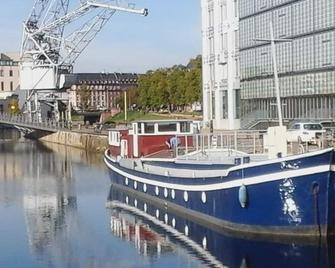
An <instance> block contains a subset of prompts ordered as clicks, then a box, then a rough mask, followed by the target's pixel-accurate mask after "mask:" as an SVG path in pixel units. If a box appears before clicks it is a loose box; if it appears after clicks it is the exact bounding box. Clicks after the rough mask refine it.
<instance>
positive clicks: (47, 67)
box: [20, 0, 148, 111]
mask: <svg viewBox="0 0 335 268" xmlns="http://www.w3.org/2000/svg"><path fill="white" fill-rule="evenodd" d="M73 1H74V0H73ZM77 1H78V0H77ZM101 1H102V0H101ZM69 2H70V0H35V4H34V6H33V10H32V12H31V14H30V15H29V17H28V19H27V21H26V22H25V23H24V25H23V38H22V44H21V65H20V68H21V77H20V79H21V81H20V85H21V89H24V90H28V91H29V93H28V94H27V96H28V98H27V102H30V100H31V99H33V98H34V96H35V99H36V101H35V103H36V105H35V106H37V103H38V98H39V97H38V92H39V91H45V90H49V91H50V90H51V91H57V90H58V89H59V87H60V85H59V81H60V75H61V74H63V73H71V72H72V70H73V65H74V64H75V61H76V59H77V58H78V57H79V56H80V55H81V53H82V52H83V51H84V50H85V48H86V47H87V46H88V45H89V44H90V43H91V42H92V41H93V39H94V38H95V37H96V35H97V34H98V33H99V32H100V31H101V29H102V28H103V27H104V26H105V25H106V23H107V22H108V21H109V20H110V19H111V17H112V16H113V15H114V14H115V13H116V12H127V13H131V14H137V15H142V16H147V15H148V10H147V9H136V8H135V7H134V6H131V5H128V6H124V5H120V4H119V0H104V2H100V1H99V0H79V5H78V6H77V7H76V8H74V9H72V10H69ZM71 7H72V6H71ZM86 17H88V18H87V19H86V21H85V18H86ZM73 23H76V25H75V26H73V25H72V24H73ZM68 26H73V27H68ZM28 106H29V105H28ZM35 110H36V111H37V110H38V107H35Z"/></svg>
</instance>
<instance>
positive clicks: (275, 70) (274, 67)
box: [270, 20, 283, 127]
mask: <svg viewBox="0 0 335 268" xmlns="http://www.w3.org/2000/svg"><path fill="white" fill-rule="evenodd" d="M270 41H271V54H272V61H273V73H274V83H275V89H276V99H277V109H278V120H279V126H281V127H282V126H283V116H282V110H281V101H280V90H279V78H278V70H277V59H276V45H275V37H274V33H273V24H272V20H271V21H270Z"/></svg>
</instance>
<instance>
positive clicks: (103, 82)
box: [64, 73, 138, 111]
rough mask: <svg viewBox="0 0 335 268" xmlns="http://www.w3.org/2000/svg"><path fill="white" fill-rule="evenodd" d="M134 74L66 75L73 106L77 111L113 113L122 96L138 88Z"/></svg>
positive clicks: (136, 76) (66, 83) (136, 77)
mask: <svg viewBox="0 0 335 268" xmlns="http://www.w3.org/2000/svg"><path fill="white" fill-rule="evenodd" d="M137 80H138V75H137V74H133V73H108V74H107V73H78V74H71V75H66V77H65V84H64V88H68V93H69V98H70V102H71V106H72V108H73V109H74V110H77V111H111V110H112V109H113V108H116V106H117V100H118V98H119V97H120V94H121V93H122V92H123V91H125V90H128V89H131V88H134V87H137Z"/></svg>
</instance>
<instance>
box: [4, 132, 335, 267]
mask: <svg viewBox="0 0 335 268" xmlns="http://www.w3.org/2000/svg"><path fill="white" fill-rule="evenodd" d="M0 219H1V220H0V238H1V239H0V267H13V268H16V267H34V268H35V267H89V268H91V267H239V268H240V267H243V268H248V267H255V268H256V267H257V268H258V267H285V268H289V267H334V265H335V262H334V259H335V254H334V253H333V252H335V251H334V249H335V247H334V243H333V242H332V241H329V243H325V242H323V243H317V242H310V241H291V240H287V241H257V240H255V239H250V238H249V239H242V238H241V237H232V236H229V235H227V234H224V233H222V231H219V230H215V229H211V228H208V227H206V226H203V225H202V224H201V223H200V222H191V221H190V220H188V219H185V218H183V217H182V215H176V214H172V213H169V212H168V211H166V210H164V208H160V207H156V206H155V204H154V203H151V202H148V201H147V200H141V198H139V197H137V196H132V195H131V194H129V193H127V192H125V191H124V189H122V188H120V187H118V186H117V185H111V183H110V180H109V178H108V173H107V170H106V168H105V166H104V163H103V161H102V155H100V154H91V153H87V152H84V151H81V150H77V149H73V148H66V147H64V146H60V145H54V144H41V143H38V142H34V141H30V140H25V139H22V138H20V136H19V135H18V133H17V132H16V131H14V130H4V129H0Z"/></svg>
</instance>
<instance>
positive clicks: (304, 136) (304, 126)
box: [286, 122, 326, 144]
mask: <svg viewBox="0 0 335 268" xmlns="http://www.w3.org/2000/svg"><path fill="white" fill-rule="evenodd" d="M324 133H326V130H325V129H323V128H322V125H321V124H319V123H312V122H307V123H295V124H294V125H293V127H292V128H291V129H289V130H288V131H287V135H286V139H287V141H288V142H299V143H301V142H304V143H305V142H308V143H313V144H316V143H317V141H318V140H319V139H320V138H322V135H324Z"/></svg>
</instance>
